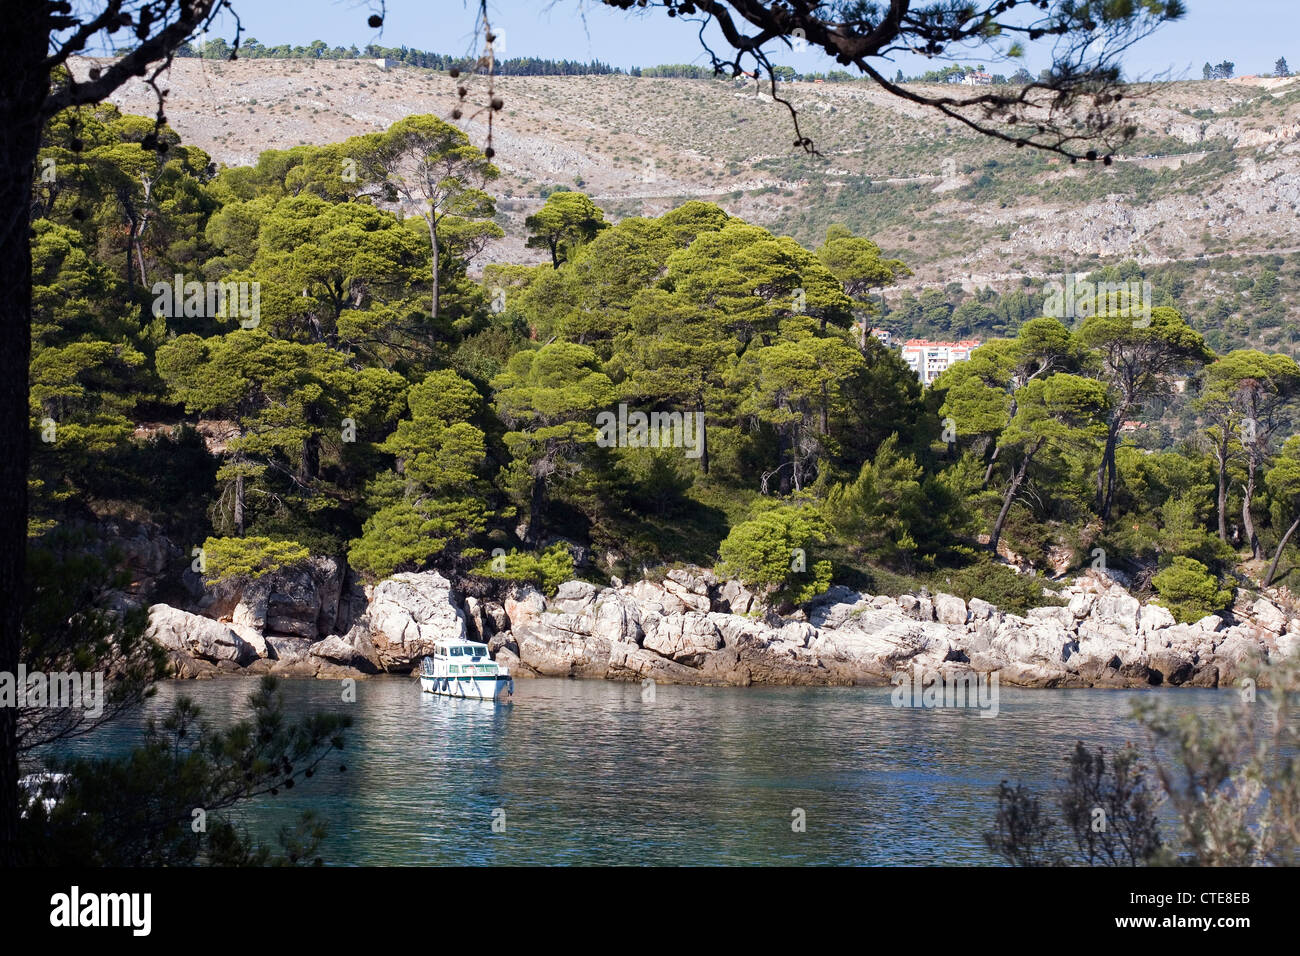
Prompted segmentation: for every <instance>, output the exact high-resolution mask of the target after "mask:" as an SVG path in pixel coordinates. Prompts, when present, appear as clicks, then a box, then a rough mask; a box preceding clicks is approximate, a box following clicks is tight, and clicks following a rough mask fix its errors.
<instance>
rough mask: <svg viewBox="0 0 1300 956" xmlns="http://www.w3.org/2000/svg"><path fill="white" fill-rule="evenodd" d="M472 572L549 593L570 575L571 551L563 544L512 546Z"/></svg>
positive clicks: (571, 572) (571, 575) (553, 591)
mask: <svg viewBox="0 0 1300 956" xmlns="http://www.w3.org/2000/svg"><path fill="white" fill-rule="evenodd" d="M474 573H475V574H477V575H479V576H481V577H485V578H496V579H498V580H503V581H522V582H525V583H528V584H532V585H533V586H535V587H537V588H538V589H539V590H541V591H543V592H544V593H545V594H546V596H547V597H550V596H552V595H553V594H555V590H556V588H558V587H559V586H560V585H561V584H563V583H564V582H565V581H568V580H569V579H570V578H572V577H573V555H572V554H571V553H570V552H569V548H568V546H567V545H564V544H555V545H552V546H551V547H549V548H547V549H546V550H545V551H536V552H533V551H517V550H514V549H511V551H510V553H509V554H501V555H497V556H496V557H494V558H493V559H492V560H491V561H488V562H487V563H486V564H483V565H480V566H479V567H477V568H475V569H474Z"/></svg>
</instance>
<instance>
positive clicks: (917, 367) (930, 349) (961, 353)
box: [902, 339, 980, 385]
mask: <svg viewBox="0 0 1300 956" xmlns="http://www.w3.org/2000/svg"><path fill="white" fill-rule="evenodd" d="M979 346H980V343H979V340H978V339H965V340H963V341H961V342H931V341H930V340H929V339H908V340H907V341H906V342H905V343H903V350H902V354H903V361H904V362H906V363H907V364H908V366H909V367H910V368H911V369H912V371H913V372H915V373H916V376H917V378H919V379H920V380H921V384H922V385H929V384H930V383H931V382H933V381H934V380H935V379H936V378H938V377H939V376H940V375H942V374H943V372H944V371H945V370H946V369H947V368H948V367H949V366H950V365H952V364H954V363H956V362H964V361H966V360H967V359H968V358H970V353H971V352H973V351H974V350H975V349H977V348H979Z"/></svg>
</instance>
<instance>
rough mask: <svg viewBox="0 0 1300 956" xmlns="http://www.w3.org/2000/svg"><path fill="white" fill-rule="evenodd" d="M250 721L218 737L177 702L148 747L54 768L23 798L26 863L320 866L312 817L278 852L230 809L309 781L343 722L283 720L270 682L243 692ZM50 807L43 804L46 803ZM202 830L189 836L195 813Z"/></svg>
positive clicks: (326, 717)
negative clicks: (57, 774) (58, 775)
mask: <svg viewBox="0 0 1300 956" xmlns="http://www.w3.org/2000/svg"><path fill="white" fill-rule="evenodd" d="M249 704H250V709H251V714H250V716H249V717H248V718H245V719H243V720H240V721H237V722H235V723H232V724H231V725H230V726H228V727H226V728H215V727H213V726H211V725H209V724H208V723H207V722H206V721H204V720H203V719H202V715H201V712H200V710H199V708H198V707H197V706H196V705H195V704H194V703H193V702H192V701H190V700H189V699H188V698H181V699H180V700H179V701H178V702H177V703H176V704H175V705H174V707H173V708H172V710H171V712H170V713H168V714H167V715H166V716H165V717H164V718H163V719H162V720H161V721H156V720H153V719H151V720H150V721H149V724H148V727H147V729H146V731H145V736H144V741H143V743H141V744H140V745H139V746H137V747H135V748H133V749H132V750H131V751H130V752H129V753H127V754H125V755H123V756H120V757H93V758H81V759H74V760H69V761H67V762H64V763H60V764H56V765H55V769H56V770H57V771H61V772H63V773H65V774H67V777H66V778H65V779H64V780H63V781H56V780H54V779H47V780H46V781H45V783H44V784H43V785H42V786H41V787H40V788H38V789H37V791H36V792H35V793H33V794H31V795H30V798H31V802H30V803H29V804H28V807H27V813H26V814H25V816H24V817H23V819H22V821H21V830H20V834H19V840H20V844H21V845H22V848H23V850H24V851H25V853H26V854H27V856H28V862H29V863H33V864H35V863H39V864H40V865H45V866H49V865H55V866H86V865H93V866H187V865H190V866H192V865H194V864H195V863H208V864H212V865H217V866H235V865H244V866H248V865H268V864H275V865H294V864H306V863H310V862H317V863H319V862H320V860H319V858H317V857H316V849H317V847H318V845H319V843H320V840H321V838H322V837H323V836H324V833H325V831H324V828H323V827H322V826H321V825H320V824H319V823H318V822H316V821H315V820H314V818H312V817H310V816H309V817H307V818H305V819H304V820H302V821H301V822H300V824H299V826H298V827H297V828H296V829H295V830H292V831H284V832H282V833H281V836H280V845H281V848H282V850H283V853H282V854H281V855H279V856H275V857H273V856H272V853H271V849H270V847H268V846H265V845H262V846H259V845H257V844H255V843H254V842H253V841H252V840H251V839H250V838H249V837H248V836H247V835H246V834H244V833H243V832H242V831H241V830H240V829H239V827H238V826H237V824H236V822H235V818H234V817H233V816H232V814H231V812H230V811H231V810H232V809H234V808H235V807H237V806H238V805H239V804H241V803H243V802H244V801H247V800H249V799H251V798H253V797H258V796H266V795H269V796H274V795H276V794H278V793H279V792H280V790H281V789H284V788H288V787H292V786H294V784H295V783H305V782H306V781H307V778H309V777H311V776H313V774H314V773H315V772H316V771H318V770H319V769H320V768H321V766H322V764H323V763H324V761H325V760H326V759H327V758H328V757H329V756H330V754H331V753H333V752H334V751H336V750H339V749H341V748H342V747H343V731H344V730H345V729H346V728H347V727H349V726H350V725H351V718H350V717H348V716H347V715H341V714H340V715H335V714H323V713H319V714H313V715H311V716H309V717H307V718H304V719H303V720H301V721H298V722H291V721H289V720H288V718H287V716H286V714H285V710H284V701H283V697H282V695H281V693H280V692H279V690H278V688H277V684H276V681H275V678H272V677H265V678H263V680H262V682H261V684H260V686H259V687H258V688H257V690H255V691H253V693H252V694H250V695H249ZM46 801H48V804H49V805H48V806H47V804H46ZM196 807H199V808H202V810H203V812H204V814H205V816H204V823H205V829H204V830H203V831H200V832H196V831H195V829H194V827H193V824H194V822H195V819H196V818H195V816H194V811H195V808H196Z"/></svg>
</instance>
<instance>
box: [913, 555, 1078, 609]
mask: <svg viewBox="0 0 1300 956" xmlns="http://www.w3.org/2000/svg"><path fill="white" fill-rule="evenodd" d="M933 580H934V588H935V589H936V590H939V591H944V592H946V593H949V594H955V595H957V596H958V597H959V598H961V599H962V600H964V601H969V600H970V599H971V598H979V599H980V600H981V601H988V602H989V603H990V604H993V605H996V606H997V608H998V610H1000V611H1006V612H1007V613H1009V614H1024V613H1025V612H1026V611H1028V610H1029V609H1030V608H1032V607H1043V606H1046V605H1051V604H1059V603H1061V602H1060V601H1059V600H1054V599H1052V598H1050V597H1048V596H1045V595H1044V593H1043V579H1042V578H1041V577H1037V576H1035V575H1031V574H1021V573H1017V572H1016V570H1015V569H1014V568H1011V567H1009V566H1007V565H1005V564H999V563H998V562H996V561H992V560H989V559H981V560H979V561H977V562H975V563H973V564H971V565H968V566H967V567H964V568H960V569H958V570H956V571H951V572H947V571H940V572H936V573H935V575H934V577H933Z"/></svg>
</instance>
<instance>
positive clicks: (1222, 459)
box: [1215, 427, 1228, 542]
mask: <svg viewBox="0 0 1300 956" xmlns="http://www.w3.org/2000/svg"><path fill="white" fill-rule="evenodd" d="M1215 457H1216V458H1217V459H1218V462H1219V540H1220V541H1224V542H1226V541H1227V540H1228V429H1227V428H1226V427H1225V428H1224V429H1223V438H1222V440H1221V441H1220V443H1219V447H1218V448H1217V449H1215Z"/></svg>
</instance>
